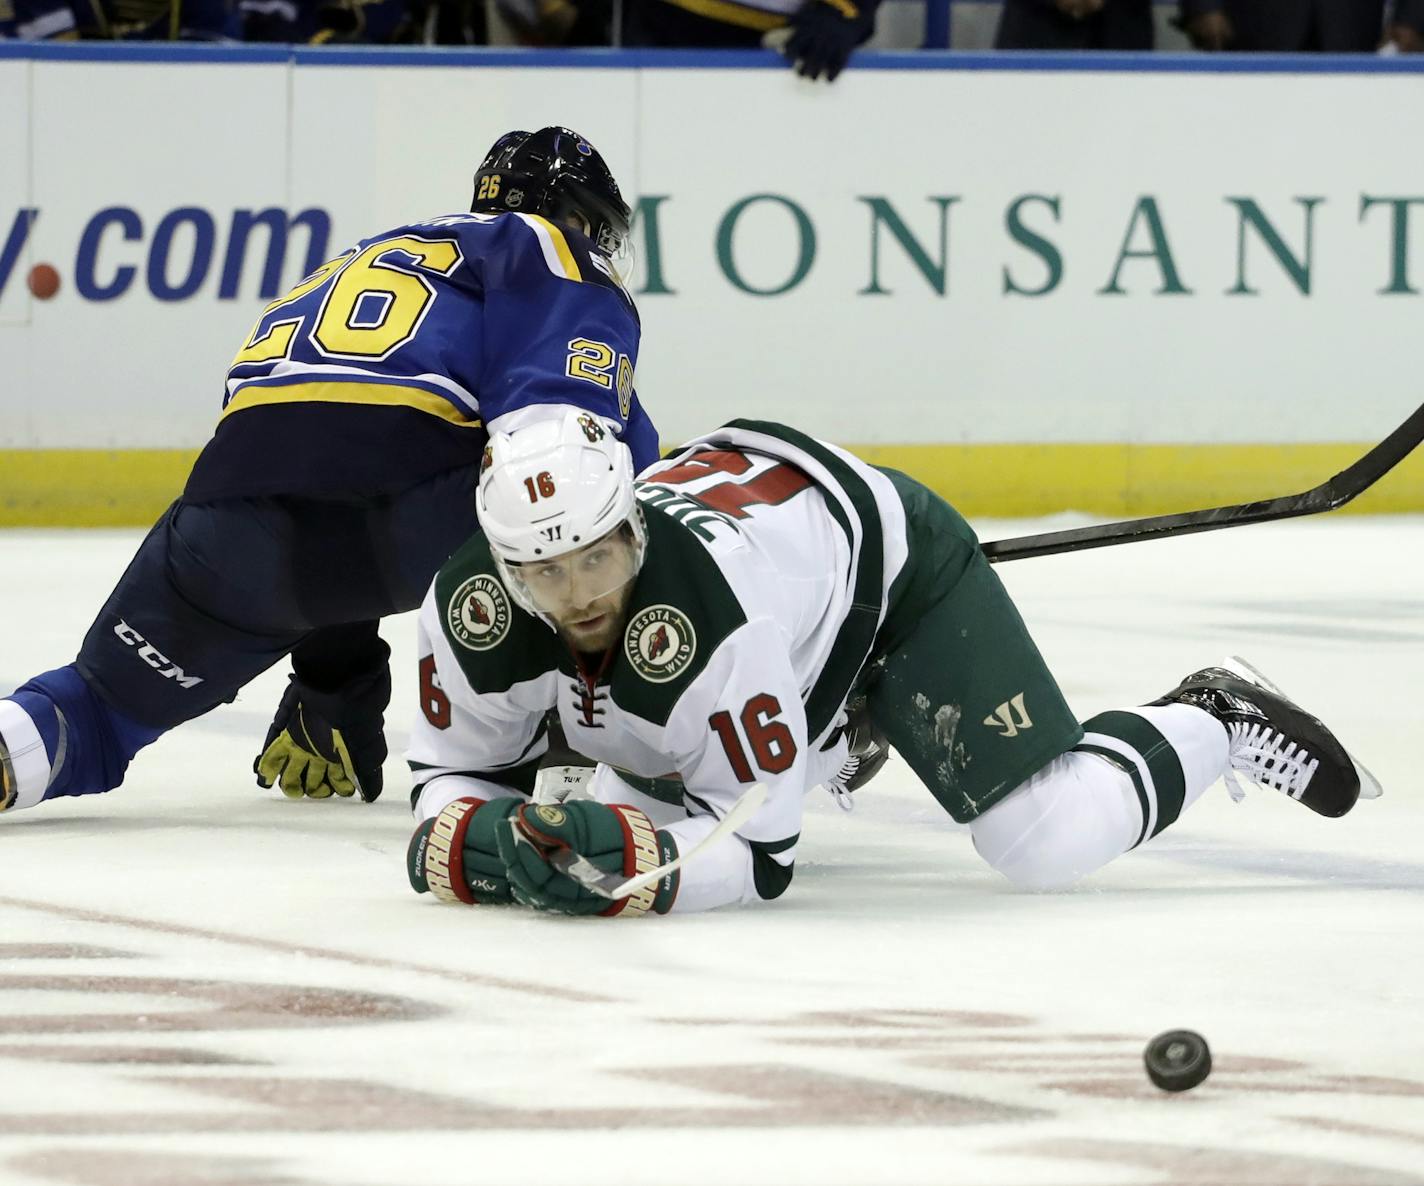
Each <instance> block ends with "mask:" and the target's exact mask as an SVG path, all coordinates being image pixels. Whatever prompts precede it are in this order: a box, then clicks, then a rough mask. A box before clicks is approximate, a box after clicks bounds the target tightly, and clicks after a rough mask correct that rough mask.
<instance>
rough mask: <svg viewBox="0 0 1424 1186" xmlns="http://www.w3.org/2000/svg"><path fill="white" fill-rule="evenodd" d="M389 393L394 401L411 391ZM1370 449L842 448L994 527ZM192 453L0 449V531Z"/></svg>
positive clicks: (1257, 486) (1409, 473) (107, 503)
mask: <svg viewBox="0 0 1424 1186" xmlns="http://www.w3.org/2000/svg"><path fill="white" fill-rule="evenodd" d="M312 386H324V385H317V384H313V385H312ZM330 386H333V387H343V388H345V389H346V390H349V389H350V388H351V387H354V386H357V385H355V384H344V385H343V384H331V385H330ZM287 390H288V391H290V390H292V389H291V388H287ZM368 390H369V389H368ZM395 390H397V391H398V392H399V393H400V395H401V397H402V400H403V401H404V400H405V399H406V398H408V396H409V394H410V391H411V389H410V388H397V389H395ZM430 398H432V399H435V398H437V397H433V396H432V397H430ZM376 402H380V401H376ZM440 402H442V403H443V402H444V401H443V400H442V401H440ZM446 406H447V407H448V405H446ZM452 411H453V409H452ZM456 422H457V423H461V424H469V423H470V422H468V421H459V420H457V421H456ZM1369 447H1370V444H1369V443H1362V444H1353V445H1102V444H1092V445H851V446H849V448H850V449H851V450H852V452H854V453H856V454H858V455H859V456H861V457H863V458H864V459H865V460H867V461H869V462H871V463H872V464H875V465H887V466H890V467H892V468H894V469H900V470H904V471H905V472H906V473H908V474H910V475H912V476H913V477H916V478H918V479H919V480H920V481H922V482H924V483H925V485H927V486H929V487H930V488H931V489H932V490H934V491H935V492H936V493H938V494H940V495H941V496H942V497H944V498H947V499H948V500H949V501H950V502H952V503H953V504H954V505H955V506H956V507H958V508H959V509H960V510H961V511H963V512H964V513H965V514H966V515H969V516H971V517H989V516H996V517H1003V518H1011V517H1022V516H1029V515H1046V514H1053V513H1055V512H1058V511H1064V510H1073V511H1082V512H1084V513H1086V514H1091V515H1099V516H1102V517H1104V518H1131V517H1136V516H1140V515H1159V514H1167V513H1170V512H1173V511H1190V510H1197V509H1200V508H1202V507H1209V506H1221V505H1224V504H1228V503H1237V502H1245V501H1247V500H1249V499H1256V498H1270V497H1273V496H1275V495H1281V494H1294V493H1296V492H1298V491H1301V490H1307V489H1309V488H1310V487H1312V486H1315V485H1318V484H1319V483H1320V482H1323V481H1324V480H1325V479H1326V478H1328V477H1330V475H1332V474H1334V473H1337V472H1339V471H1340V470H1342V469H1344V468H1345V466H1347V465H1349V464H1350V463H1351V462H1352V461H1354V460H1356V459H1357V458H1358V457H1359V456H1360V455H1361V454H1363V453H1364V452H1365V451H1366V450H1367V449H1368V448H1369ZM196 456H197V450H196V449H134V450H123V451H117V452H114V451H108V450H102V449H14V450H0V526H6V527H111V526H134V527H138V526H147V525H148V524H149V523H152V522H153V521H154V519H156V518H157V517H158V515H159V514H160V513H161V512H162V510H163V508H164V507H166V506H167V505H168V504H169V503H170V502H171V501H172V500H173V499H174V498H176V497H177V496H178V494H179V493H180V492H181V491H182V489H183V483H184V481H185V480H186V478H187V476H188V470H189V469H190V468H191V467H192V464H193V458H194V457H196ZM1345 511H1346V512H1350V511H1356V512H1364V513H1367V514H1368V513H1381V512H1403V511H1413V512H1418V511H1424V456H1421V455H1416V456H1414V457H1410V458H1408V459H1406V460H1405V461H1404V462H1403V463H1402V464H1401V465H1400V466H1399V468H1398V469H1396V470H1395V471H1394V472H1393V473H1392V474H1390V475H1389V476H1388V477H1387V478H1385V479H1384V480H1383V481H1382V482H1380V483H1379V485H1377V486H1375V487H1374V488H1373V489H1371V490H1370V491H1368V492H1367V493H1365V494H1362V495H1361V496H1360V497H1359V498H1358V499H1357V500H1356V501H1355V502H1353V503H1351V504H1350V505H1349V506H1348V507H1346V508H1345Z"/></svg>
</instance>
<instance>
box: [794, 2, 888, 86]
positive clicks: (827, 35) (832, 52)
mask: <svg viewBox="0 0 1424 1186" xmlns="http://www.w3.org/2000/svg"><path fill="white" fill-rule="evenodd" d="M790 26H791V36H790V37H789V38H788V39H787V42H786V46H785V48H784V49H783V50H782V53H784V54H785V55H786V57H787V59H788V60H789V61H791V62H792V63H793V64H794V65H795V67H796V73H797V74H800V75H802V76H803V77H805V78H811V79H815V78H819V77H820V76H821V75H823V74H824V75H825V76H826V81H827V82H832V81H834V79H835V77H836V75H837V74H839V73H840V72H841V71H842V70H844V69H845V64H846V62H847V61H848V60H849V59H850V54H851V50H853V49H855V47H856V46H857V45H859V44H860V43H861V42H863V41H865V40H866V39H867V38H868V37H869V36H870V34H871V33H872V32H874V30H875V0H859V2H857V0H806V3H805V4H803V5H801V7H800V8H798V9H797V10H796V11H795V12H794V13H793V14H792V16H791V21H790Z"/></svg>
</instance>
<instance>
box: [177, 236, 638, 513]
mask: <svg viewBox="0 0 1424 1186" xmlns="http://www.w3.org/2000/svg"><path fill="white" fill-rule="evenodd" d="M638 339H639V325H638V315H637V311H636V309H635V308H634V306H633V302H632V299H631V297H629V295H628V293H627V291H626V289H625V288H624V287H623V284H622V282H621V280H620V279H619V278H618V276H617V274H616V272H615V271H614V270H613V267H612V264H611V263H610V262H609V260H608V258H607V257H606V256H605V255H604V254H603V253H602V252H600V251H599V250H598V249H597V248H596V247H595V246H594V245H593V244H592V242H590V241H589V240H588V239H587V238H586V237H585V236H583V235H581V234H579V233H578V232H576V231H573V230H568V229H565V228H562V227H559V226H556V225H555V224H554V223H552V222H549V221H548V220H546V219H543V218H540V217H538V216H536V215H531V214H519V213H508V214H453V215H448V216H446V217H441V218H435V219H431V220H429V221H427V222H419V223H412V224H409V225H407V226H402V227H397V228H396V229H394V230H392V231H389V232H387V233H386V234H383V235H380V236H378V237H375V238H372V239H365V240H363V241H362V242H360V243H359V244H357V245H356V246H355V247H354V248H352V249H351V250H350V251H347V252H345V253H343V254H342V255H340V256H338V257H337V258H336V259H334V260H332V261H330V262H329V263H326V264H324V265H322V266H321V267H320V268H318V269H317V270H316V271H315V272H313V273H312V274H311V275H310V276H308V277H307V278H306V279H305V280H303V281H302V282H301V283H300V284H298V285H297V286H296V288H294V289H292V291H291V292H289V293H288V294H287V295H286V296H284V297H282V298H281V299H280V300H277V301H274V302H273V303H272V304H270V305H268V306H267V308H266V309H264V310H263V312H262V316H261V317H260V318H259V319H258V321H257V324H256V325H255V326H254V327H253V330H252V332H251V334H249V335H248V338H247V340H246V342H245V343H244V344H243V347H242V349H241V350H239V351H238V354H237V357H236V358H235V359H234V360H233V363H232V366H231V368H230V369H229V371H228V375H227V389H226V393H225V396H224V400H223V411H222V416H221V419H220V420H219V422H218V427H217V431H216V432H215V434H214V435H213V438H212V440H211V441H210V442H209V443H208V445H207V447H206V448H205V449H204V450H203V452H202V454H201V455H200V456H199V458H198V460H197V462H196V463H195V465H194V467H193V472H192V474H191V475H190V477H189V479H188V486H187V490H186V491H185V496H186V497H187V498H189V499H190V500H194V501H204V500H208V499H213V498H220V497H241V496H257V495H271V494H303V495H309V496H316V497H323V496H326V497H332V498H341V499H347V498H352V497H355V498H358V499H359V498H362V497H365V496H380V495H382V494H384V493H388V492H391V491H394V490H398V489H402V488H404V487H407V486H410V485H413V484H414V483H416V482H418V481H421V480H423V479H425V478H428V477H431V476H433V475H434V474H437V473H440V472H443V471H446V470H450V469H455V468H458V467H461V466H469V465H477V464H478V463H479V461H480V458H481V456H482V454H483V451H484V446H485V442H486V440H487V434H486V432H485V428H484V426H485V425H486V424H487V423H489V422H490V421H492V420H494V419H496V418H497V417H499V416H502V415H504V414H505V413H507V412H512V411H515V410H518V409H520V408H525V407H528V406H530V405H533V404H575V405H578V406H580V407H584V408H587V409H588V410H589V411H591V412H594V413H596V414H597V415H599V416H601V417H603V418H604V419H605V420H608V421H611V422H612V423H614V424H615V425H617V426H618V430H619V436H620V438H621V439H622V440H624V442H625V443H627V444H628V446H629V447H630V448H631V450H632V452H633V462H634V466H635V468H636V469H639V470H641V469H642V468H643V467H644V466H646V465H648V464H650V463H651V462H652V461H654V460H656V459H657V456H658V442H657V432H656V430H655V429H654V428H653V426H652V423H651V422H650V421H649V420H648V417H647V415H646V414H645V413H644V412H643V410H642V408H641V407H640V406H639V404H638V398H637V395H636V394H635V393H634V390H633V368H634V367H635V366H636V364H637V360H638Z"/></svg>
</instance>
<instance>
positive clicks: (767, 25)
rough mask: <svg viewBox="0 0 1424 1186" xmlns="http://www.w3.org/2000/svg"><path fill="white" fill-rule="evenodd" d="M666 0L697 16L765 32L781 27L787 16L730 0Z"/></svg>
mask: <svg viewBox="0 0 1424 1186" xmlns="http://www.w3.org/2000/svg"><path fill="white" fill-rule="evenodd" d="M666 2H667V3H668V4H675V5H677V7H678V8H685V9H687V11H688V12H692V13H696V14H697V15H698V16H705V17H707V18H708V19H710V20H714V21H721V22H722V23H723V24H724V25H738V26H740V27H741V28H743V29H755V30H757V31H758V32H760V33H765V32H766V31H767V30H768V29H779V28H781V26H782V25H784V24H786V18H787V14H786V13H784V12H767V11H766V10H765V9H761V8H747V7H746V6H745V5H742V4H733V3H732V2H731V0H666Z"/></svg>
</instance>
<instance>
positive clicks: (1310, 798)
mask: <svg viewBox="0 0 1424 1186" xmlns="http://www.w3.org/2000/svg"><path fill="white" fill-rule="evenodd" d="M1154 703H1155V704H1190V705H1191V706H1192V707H1194V708H1200V709H1202V710H1204V711H1206V712H1209V713H1211V715H1212V716H1214V717H1215V718H1216V719H1217V720H1218V721H1220V722H1221V723H1222V724H1223V725H1225V726H1226V731H1227V734H1228V735H1229V738H1230V745H1231V751H1230V757H1231V765H1230V767H1229V768H1228V770H1227V772H1226V783H1227V786H1228V788H1229V789H1230V791H1231V797H1232V798H1233V799H1238V800H1239V799H1240V798H1241V797H1242V795H1243V793H1244V792H1243V791H1242V790H1241V787H1240V784H1239V783H1238V782H1237V780H1236V777H1235V775H1236V773H1237V772H1239V773H1241V774H1244V775H1245V776H1246V777H1247V778H1249V779H1250V780H1251V781H1252V782H1254V783H1257V784H1258V785H1260V786H1264V787H1271V788H1272V789H1274V790H1277V791H1284V792H1285V793H1286V794H1287V795H1289V796H1290V797H1291V798H1292V799H1298V800H1300V802H1302V803H1304V804H1305V805H1306V806H1307V807H1309V808H1310V810H1311V811H1314V812H1317V813H1318V814H1320V815H1326V816H1332V817H1334V816H1341V815H1344V814H1345V813H1346V812H1347V811H1349V810H1350V808H1352V807H1353V806H1354V805H1355V801H1356V800H1357V799H1361V798H1365V799H1375V798H1378V797H1379V795H1380V793H1381V791H1380V785H1379V782H1378V781H1377V780H1376V779H1375V777H1374V775H1372V774H1371V773H1370V772H1369V771H1368V770H1366V769H1365V768H1364V767H1363V766H1362V765H1360V763H1359V762H1357V761H1355V759H1354V758H1352V757H1351V756H1350V755H1349V754H1348V753H1346V751H1345V747H1344V746H1342V745H1341V744H1340V743H1339V742H1338V741H1336V740H1335V735H1334V734H1333V733H1331V732H1330V730H1329V729H1327V728H1326V727H1325V726H1324V725H1323V724H1321V722H1320V721H1318V720H1317V719H1316V718H1315V717H1313V716H1311V715H1310V714H1309V713H1308V712H1306V711H1304V710H1303V709H1301V708H1300V707H1298V706H1297V705H1295V704H1293V703H1292V702H1291V701H1290V700H1289V699H1288V698H1287V697H1286V696H1285V694H1284V693H1283V692H1282V691H1281V690H1280V689H1279V688H1278V687H1276V686H1275V684H1273V683H1271V681H1270V680H1268V679H1267V678H1266V677H1265V676H1264V675H1262V674H1261V673H1260V672H1259V671H1257V670H1256V669H1255V668H1254V667H1252V666H1251V665H1250V664H1249V663H1247V662H1246V661H1245V660H1244V659H1238V658H1237V657H1236V656H1234V655H1233V656H1232V657H1231V658H1229V659H1227V660H1226V661H1225V662H1224V663H1223V664H1222V665H1221V666H1220V667H1207V668H1204V669H1203V670H1201V671H1198V672H1195V673H1194V674H1192V675H1189V676H1187V678H1186V679H1184V680H1183V681H1182V682H1181V683H1180V684H1178V685H1177V687H1175V688H1173V689H1172V691H1170V692H1168V693H1167V694H1166V695H1165V696H1163V697H1162V699H1160V700H1157V701H1154Z"/></svg>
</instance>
